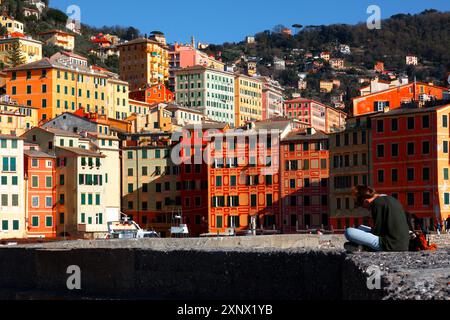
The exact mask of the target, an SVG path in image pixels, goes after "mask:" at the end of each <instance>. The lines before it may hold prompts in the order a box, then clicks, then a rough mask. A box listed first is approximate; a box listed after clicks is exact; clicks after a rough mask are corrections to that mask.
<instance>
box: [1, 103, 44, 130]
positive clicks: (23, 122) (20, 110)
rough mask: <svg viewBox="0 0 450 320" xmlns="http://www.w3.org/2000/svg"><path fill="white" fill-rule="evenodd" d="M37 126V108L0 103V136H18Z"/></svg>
mask: <svg viewBox="0 0 450 320" xmlns="http://www.w3.org/2000/svg"><path fill="white" fill-rule="evenodd" d="M2 100H5V99H4V98H3V99H2ZM37 125H38V110H37V108H34V107H28V106H23V105H18V104H15V103H12V102H10V101H0V134H12V135H17V136H20V135H21V134H23V133H25V132H26V131H27V130H29V129H31V128H33V127H36V126H37Z"/></svg>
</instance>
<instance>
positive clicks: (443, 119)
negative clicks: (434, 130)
mask: <svg viewBox="0 0 450 320" xmlns="http://www.w3.org/2000/svg"><path fill="white" fill-rule="evenodd" d="M442 127H443V128H448V116H447V115H443V116H442Z"/></svg>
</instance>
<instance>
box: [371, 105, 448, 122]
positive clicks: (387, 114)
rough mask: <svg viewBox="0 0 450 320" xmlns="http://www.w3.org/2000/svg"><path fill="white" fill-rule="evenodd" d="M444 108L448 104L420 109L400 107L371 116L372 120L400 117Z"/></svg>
mask: <svg viewBox="0 0 450 320" xmlns="http://www.w3.org/2000/svg"><path fill="white" fill-rule="evenodd" d="M446 107H450V103H449V104H446V105H441V106H434V107H422V108H419V107H415V108H412V107H401V108H398V109H394V110H390V111H388V112H380V113H378V114H376V115H374V116H372V118H382V117H391V116H401V115H407V114H414V113H425V112H434V111H436V110H439V109H442V108H446Z"/></svg>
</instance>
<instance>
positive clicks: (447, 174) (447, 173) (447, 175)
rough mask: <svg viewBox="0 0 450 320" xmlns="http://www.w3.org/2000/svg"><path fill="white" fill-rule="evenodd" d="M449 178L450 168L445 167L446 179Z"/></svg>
mask: <svg viewBox="0 0 450 320" xmlns="http://www.w3.org/2000/svg"><path fill="white" fill-rule="evenodd" d="M448 179H449V170H448V168H444V180H448Z"/></svg>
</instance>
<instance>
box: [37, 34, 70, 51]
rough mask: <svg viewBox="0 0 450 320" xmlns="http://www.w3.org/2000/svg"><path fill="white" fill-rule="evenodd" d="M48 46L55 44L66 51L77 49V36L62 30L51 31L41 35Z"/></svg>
mask: <svg viewBox="0 0 450 320" xmlns="http://www.w3.org/2000/svg"><path fill="white" fill-rule="evenodd" d="M39 36H40V37H41V38H42V40H43V41H44V42H45V43H46V44H53V45H55V46H58V47H61V48H63V49H64V50H69V51H73V49H75V36H74V35H73V34H71V33H68V32H65V31H62V30H50V31H46V32H42V33H40V34H39Z"/></svg>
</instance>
